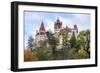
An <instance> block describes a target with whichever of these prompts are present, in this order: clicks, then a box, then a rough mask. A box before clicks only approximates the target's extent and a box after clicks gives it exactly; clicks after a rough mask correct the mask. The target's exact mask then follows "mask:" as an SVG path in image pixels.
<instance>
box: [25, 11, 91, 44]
mask: <svg viewBox="0 0 100 73" xmlns="http://www.w3.org/2000/svg"><path fill="white" fill-rule="evenodd" d="M57 18H59V19H60V21H61V22H62V25H63V27H65V26H66V25H67V26H68V27H70V28H73V25H74V24H76V25H77V26H78V29H79V31H81V30H86V29H90V24H91V23H90V22H91V21H90V20H91V19H90V18H91V15H90V14H83V13H81V14H79V13H77V14H74V13H61V12H56V13H54V12H34V11H24V27H25V28H24V32H25V33H24V36H25V39H24V41H25V46H26V45H27V40H28V38H29V36H31V35H32V36H33V38H35V34H36V30H39V28H40V25H41V22H42V21H43V23H44V26H45V29H46V30H51V31H52V32H54V22H55V21H56V20H57Z"/></svg>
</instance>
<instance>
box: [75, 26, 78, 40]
mask: <svg viewBox="0 0 100 73" xmlns="http://www.w3.org/2000/svg"><path fill="white" fill-rule="evenodd" d="M74 33H75V36H76V38H77V35H78V27H77V25H74Z"/></svg>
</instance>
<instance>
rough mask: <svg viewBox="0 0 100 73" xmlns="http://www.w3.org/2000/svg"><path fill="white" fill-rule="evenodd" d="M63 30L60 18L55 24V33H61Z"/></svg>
mask: <svg viewBox="0 0 100 73" xmlns="http://www.w3.org/2000/svg"><path fill="white" fill-rule="evenodd" d="M61 28H62V22H61V21H60V20H59V18H58V19H57V20H56V22H55V24H54V31H55V32H59V31H60V30H61Z"/></svg>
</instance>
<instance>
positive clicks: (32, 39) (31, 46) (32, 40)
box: [27, 36, 34, 51]
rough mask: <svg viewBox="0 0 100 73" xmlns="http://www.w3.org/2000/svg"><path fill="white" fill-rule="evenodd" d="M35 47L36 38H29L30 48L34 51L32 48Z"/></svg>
mask: <svg viewBox="0 0 100 73" xmlns="http://www.w3.org/2000/svg"><path fill="white" fill-rule="evenodd" d="M33 46H34V38H33V37H32V36H30V37H29V39H28V46H27V47H28V48H29V49H30V50H31V51H32V48H33Z"/></svg>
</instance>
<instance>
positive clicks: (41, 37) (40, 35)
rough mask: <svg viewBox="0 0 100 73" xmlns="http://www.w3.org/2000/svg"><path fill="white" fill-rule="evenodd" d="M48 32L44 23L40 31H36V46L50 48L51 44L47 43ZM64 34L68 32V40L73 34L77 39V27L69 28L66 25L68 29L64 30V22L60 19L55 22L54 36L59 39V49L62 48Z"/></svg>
mask: <svg viewBox="0 0 100 73" xmlns="http://www.w3.org/2000/svg"><path fill="white" fill-rule="evenodd" d="M52 29H53V28H52ZM46 32H47V31H46V29H45V26H44V23H43V21H42V23H41V26H40V28H39V30H38V31H36V35H35V45H36V46H38V47H40V46H41V45H47V46H49V44H48V43H47V42H46V40H47V39H48V38H47V35H46ZM64 32H68V40H70V38H71V35H72V34H73V32H74V33H75V37H76V38H77V35H78V28H77V25H74V26H73V28H69V27H68V26H67V25H66V27H63V28H62V22H61V21H60V20H59V19H57V20H56V21H55V22H54V33H53V36H54V37H55V38H57V39H58V41H59V44H58V46H57V47H58V48H62V44H63V36H62V34H63V33H64ZM43 43H44V44H43Z"/></svg>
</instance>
